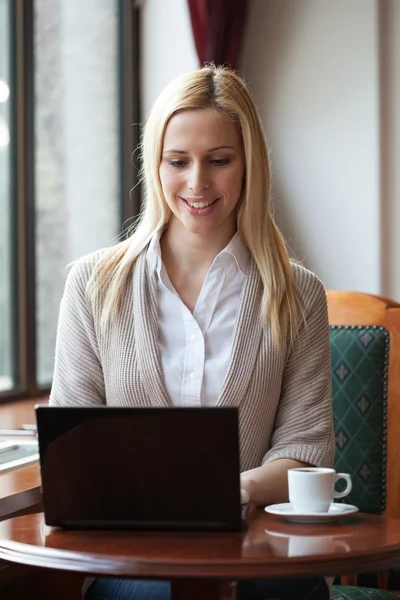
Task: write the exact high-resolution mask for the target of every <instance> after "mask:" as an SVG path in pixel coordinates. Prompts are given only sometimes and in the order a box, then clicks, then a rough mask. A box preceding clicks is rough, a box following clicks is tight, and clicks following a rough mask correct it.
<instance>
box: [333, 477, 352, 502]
mask: <svg viewBox="0 0 400 600" xmlns="http://www.w3.org/2000/svg"><path fill="white" fill-rule="evenodd" d="M338 479H345V480H346V481H347V485H346V489H345V490H343V492H337V491H336V490H335V498H344V497H345V496H347V495H348V494H350V492H351V490H352V487H353V484H352V483H351V476H350V475H349V474H348V473H337V474H336V478H335V484H336V482H337V481H338Z"/></svg>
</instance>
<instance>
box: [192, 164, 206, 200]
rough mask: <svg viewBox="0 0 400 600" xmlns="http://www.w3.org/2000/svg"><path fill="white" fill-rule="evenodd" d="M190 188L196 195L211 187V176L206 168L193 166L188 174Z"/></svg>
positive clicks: (199, 165) (198, 165)
mask: <svg viewBox="0 0 400 600" xmlns="http://www.w3.org/2000/svg"><path fill="white" fill-rule="evenodd" d="M187 183H188V187H189V189H190V190H191V191H192V192H193V193H194V194H200V193H201V192H202V191H203V190H206V189H207V188H209V187H210V174H209V172H208V169H207V167H206V166H204V165H201V164H193V165H192V167H191V169H190V170H189V173H188V182H187Z"/></svg>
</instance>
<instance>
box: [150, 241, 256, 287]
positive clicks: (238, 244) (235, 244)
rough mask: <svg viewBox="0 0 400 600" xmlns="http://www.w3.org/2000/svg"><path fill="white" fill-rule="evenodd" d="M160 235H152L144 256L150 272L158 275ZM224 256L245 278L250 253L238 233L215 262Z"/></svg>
mask: <svg viewBox="0 0 400 600" xmlns="http://www.w3.org/2000/svg"><path fill="white" fill-rule="evenodd" d="M162 233H163V231H162V230H160V231H157V232H156V233H155V234H154V235H153V237H152V238H151V240H150V244H149V246H148V249H147V256H146V259H147V264H148V267H149V269H150V272H154V271H157V273H158V274H160V271H161V266H162V258H161V248H160V240H161V236H162ZM226 255H230V256H232V257H233V258H234V260H235V262H236V265H237V267H238V269H239V270H240V271H241V272H242V273H243V275H244V276H245V277H246V276H247V271H248V266H249V257H250V251H249V249H248V248H247V246H246V245H245V243H244V242H243V240H242V238H241V237H240V235H239V232H236V233H235V235H234V236H233V238H232V239H231V241H230V242H229V244H228V245H227V246H226V247H225V248H224V249H223V250H222V251H221V252H220V253H219V254H218V255H217V256H216V257H215V260H217V259H219V258H224V256H226Z"/></svg>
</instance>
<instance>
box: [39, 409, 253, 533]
mask: <svg viewBox="0 0 400 600" xmlns="http://www.w3.org/2000/svg"><path fill="white" fill-rule="evenodd" d="M36 418H37V426H38V438H39V450H40V466H41V476H42V492H43V505H44V513H45V518H46V523H47V524H48V525H53V526H62V527H67V528H77V529H86V528H132V529H142V530H199V531H206V530H209V531H239V530H240V528H241V507H240V477H239V441H238V411H237V408H114V407H100V408H77V407H48V406H37V407H36Z"/></svg>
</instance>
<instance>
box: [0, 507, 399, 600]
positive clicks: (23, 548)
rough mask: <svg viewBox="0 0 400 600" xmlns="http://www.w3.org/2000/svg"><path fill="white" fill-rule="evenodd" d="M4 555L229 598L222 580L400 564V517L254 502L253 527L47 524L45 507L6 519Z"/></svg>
mask: <svg viewBox="0 0 400 600" xmlns="http://www.w3.org/2000/svg"><path fill="white" fill-rule="evenodd" d="M0 559H2V560H5V561H9V562H11V563H19V564H24V565H31V566H36V567H41V568H47V569H57V570H60V571H67V572H75V573H77V572H79V573H82V574H88V575H90V574H92V575H103V576H111V575H113V576H118V577H138V578H143V579H169V580H171V581H172V598H173V600H176V599H179V600H180V599H182V598H191V599H192V600H196V599H199V598H205V597H206V598H207V599H208V600H221V599H222V597H224V598H226V584H225V590H224V596H223V595H222V591H221V589H222V586H221V582H229V581H234V580H237V579H254V578H273V577H295V576H297V577H299V576H300V577H301V576H317V575H319V576H323V575H336V574H346V573H358V572H361V571H362V572H366V571H369V570H371V571H374V570H379V569H387V568H389V567H393V566H395V565H396V564H398V563H399V562H400V521H398V520H396V519H388V518H385V517H378V516H372V515H364V514H357V515H354V516H352V517H347V518H344V519H342V520H341V522H340V523H336V524H327V525H304V524H291V523H286V522H284V521H281V520H280V519H279V518H278V517H275V516H272V515H267V514H266V513H265V512H264V511H262V510H261V509H253V510H251V511H250V513H249V518H248V529H247V531H246V532H244V533H237V534H231V533H220V534H214V533H203V534H202V533H153V532H152V533H143V532H129V531H123V532H122V531H121V532H115V531H108V532H107V531H94V532H88V531H73V532H68V531H63V530H58V529H56V530H52V529H51V528H49V527H47V526H46V525H45V523H44V518H43V515H42V513H37V514H32V515H25V516H21V517H15V518H12V519H9V520H7V521H3V522H2V523H0ZM232 589H233V588H232ZM232 597H233V596H232Z"/></svg>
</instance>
